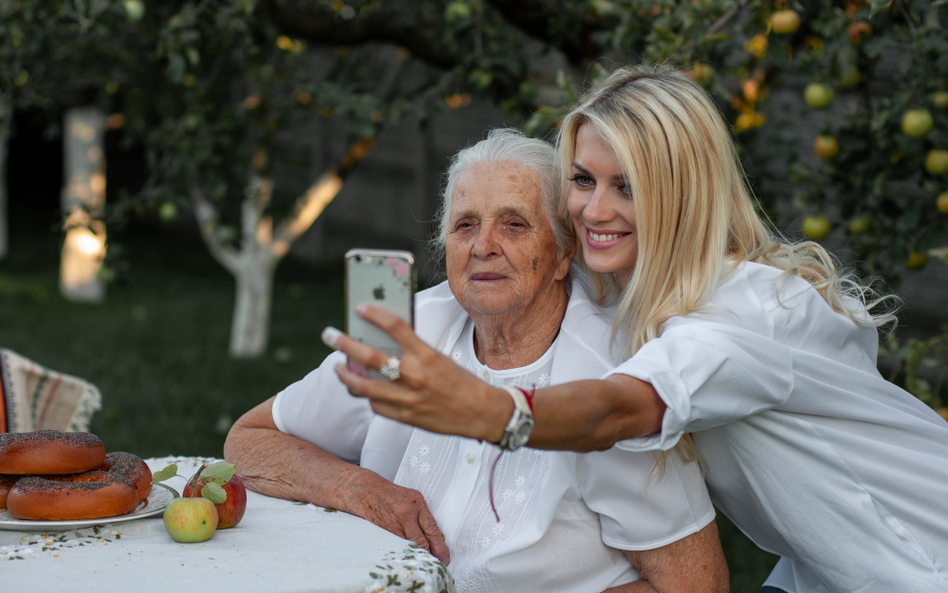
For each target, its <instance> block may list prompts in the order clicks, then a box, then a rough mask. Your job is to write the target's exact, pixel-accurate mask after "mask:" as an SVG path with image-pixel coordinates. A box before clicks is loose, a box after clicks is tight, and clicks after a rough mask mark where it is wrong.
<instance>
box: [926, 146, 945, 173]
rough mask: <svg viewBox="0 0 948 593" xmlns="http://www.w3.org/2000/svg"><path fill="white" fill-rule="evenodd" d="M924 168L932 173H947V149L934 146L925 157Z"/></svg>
mask: <svg viewBox="0 0 948 593" xmlns="http://www.w3.org/2000/svg"><path fill="white" fill-rule="evenodd" d="M925 170H926V171H928V172H929V173H932V174H934V175H941V174H942V173H948V150H945V149H943V148H936V149H935V150H931V151H929V152H928V155H927V156H926V157H925Z"/></svg>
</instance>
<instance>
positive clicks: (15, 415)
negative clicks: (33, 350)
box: [0, 348, 102, 433]
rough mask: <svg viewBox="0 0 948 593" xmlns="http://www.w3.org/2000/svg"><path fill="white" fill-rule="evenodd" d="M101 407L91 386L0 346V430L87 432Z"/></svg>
mask: <svg viewBox="0 0 948 593" xmlns="http://www.w3.org/2000/svg"><path fill="white" fill-rule="evenodd" d="M101 407H102V395H101V394H100V393H99V390H98V389H97V388H96V387H95V385H92V384H91V383H89V382H88V381H84V380H82V379H79V378H77V377H72V376H70V375H65V374H63V373H57V372H56V371H52V370H50V369H47V368H45V367H43V366H40V365H38V364H36V363H35V362H33V361H32V360H30V359H28V358H24V357H23V356H20V355H19V354H17V353H16V352H13V351H11V350H5V349H2V348H0V433H3V432H30V431H33V430H44V429H52V430H61V431H67V432H70V431H87V430H89V421H90V420H92V415H93V414H94V413H95V412H96V410H98V409H99V408H101Z"/></svg>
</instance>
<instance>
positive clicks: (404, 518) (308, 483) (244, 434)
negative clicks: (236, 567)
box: [224, 397, 450, 564]
mask: <svg viewBox="0 0 948 593" xmlns="http://www.w3.org/2000/svg"><path fill="white" fill-rule="evenodd" d="M275 399H276V398H275V397H272V398H270V399H268V400H267V401H265V402H263V403H262V404H260V405H258V406H257V407H255V408H253V409H252V410H250V411H249V412H247V413H246V414H244V415H243V416H241V417H240V419H238V420H237V422H235V423H234V426H233V427H232V428H231V429H230V432H229V433H228V434H227V440H226V441H225V443H224V458H225V459H227V461H230V462H231V463H233V464H234V465H235V466H236V467H237V471H238V473H239V474H240V477H241V478H242V479H243V480H244V482H245V483H246V484H247V487H248V488H250V489H251V490H253V491H255V492H259V493H261V494H266V495H267V496H274V497H278V498H286V499H289V500H299V501H302V502H311V503H314V504H318V505H319V506H324V507H330V508H334V509H338V510H341V511H345V512H347V513H350V514H353V515H356V516H358V517H362V518H363V519H366V520H368V521H371V522H372V523H374V524H376V525H378V526H379V527H381V528H383V529H385V530H387V531H390V532H392V533H394V534H395V535H397V536H399V537H403V538H405V539H410V540H412V541H414V542H415V543H416V544H418V545H419V546H421V547H423V548H424V549H426V550H428V551H429V552H431V553H432V554H434V555H435V556H436V557H437V558H438V559H440V560H441V561H443V562H444V563H446V564H447V563H448V561H449V560H450V554H449V553H448V548H447V546H446V545H445V543H444V538H443V537H442V535H441V531H440V530H439V529H438V525H437V523H436V522H435V519H434V517H433V516H432V515H431V512H430V511H429V510H428V506H427V504H425V500H424V498H423V497H422V496H421V493H420V492H418V491H417V490H411V489H408V488H402V487H401V486H398V485H396V484H393V483H392V482H389V481H388V480H386V479H385V478H383V477H381V476H379V475H378V474H376V473H375V472H373V471H370V470H367V469H364V468H361V467H359V466H356V465H352V464H351V463H347V462H345V461H343V460H341V459H339V458H338V457H336V456H335V455H331V454H330V453H327V452H326V451H323V450H322V449H320V448H319V447H317V446H316V445H313V444H312V443H309V442H308V441H305V440H303V439H300V438H297V437H294V436H292V435H289V434H286V433H283V432H281V431H280V430H279V429H278V428H277V426H276V423H275V422H274V421H273V402H274V400H275Z"/></svg>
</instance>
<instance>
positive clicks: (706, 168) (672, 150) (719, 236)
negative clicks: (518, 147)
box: [557, 66, 896, 356]
mask: <svg viewBox="0 0 948 593" xmlns="http://www.w3.org/2000/svg"><path fill="white" fill-rule="evenodd" d="M584 124H586V125H591V126H593V127H594V128H595V130H596V131H597V132H598V133H599V134H600V135H601V136H602V138H603V139H605V141H606V142H607V143H608V144H609V145H610V146H611V148H612V150H613V151H614V152H615V155H616V159H617V160H618V162H619V164H620V166H621V167H622V170H623V173H624V175H625V176H626V177H627V183H628V186H629V188H630V189H631V196H632V198H631V199H632V200H633V201H634V211H635V221H636V232H637V234H638V258H637V261H636V264H635V267H634V270H633V273H632V277H631V279H630V280H629V282H628V283H627V285H626V287H625V290H622V289H621V288H620V287H619V285H618V283H617V282H616V278H615V276H614V274H611V273H601V274H600V273H590V279H591V282H592V285H593V292H594V293H595V296H596V298H597V299H598V300H599V302H600V304H611V303H612V302H616V301H618V307H617V313H616V315H615V321H614V332H618V330H619V329H620V328H622V329H624V330H625V336H626V340H625V341H626V343H625V344H624V347H625V350H626V354H627V355H628V356H631V355H632V354H634V353H635V352H636V351H638V349H639V348H641V347H642V345H643V344H645V343H646V342H648V341H649V340H651V339H653V338H655V337H657V336H658V335H659V333H660V330H661V325H662V324H663V323H664V322H665V321H667V320H668V319H670V318H671V317H675V316H679V315H687V314H689V313H692V312H695V311H699V310H701V308H702V307H703V306H704V305H705V304H706V303H707V302H708V300H709V299H710V297H711V293H712V292H713V291H714V289H715V287H716V285H717V283H718V280H719V278H720V277H721V276H722V274H725V273H727V272H729V271H730V270H731V269H733V268H734V267H736V266H737V265H738V264H740V263H741V262H743V261H752V262H758V263H763V264H767V265H770V266H773V267H776V268H778V269H781V270H784V271H785V273H786V276H787V277H789V276H790V275H797V276H799V277H801V278H803V279H805V280H807V281H808V282H810V283H811V284H812V285H813V286H814V287H815V288H816V289H817V290H818V291H819V293H820V295H822V297H823V298H824V299H825V300H826V302H827V303H829V305H830V306H831V307H832V308H833V309H834V310H835V311H837V312H839V313H842V314H843V315H846V316H847V317H849V318H850V319H852V320H853V321H854V322H855V323H857V324H859V325H861V326H870V327H879V326H882V325H885V324H888V323H891V322H893V321H894V320H895V316H894V315H893V314H892V313H891V311H886V312H882V313H879V314H875V315H873V314H872V313H870V310H875V308H876V307H877V306H879V305H881V304H885V303H886V302H889V301H890V300H892V301H894V300H896V299H895V298H894V297H879V296H877V295H876V294H875V292H873V291H872V290H871V289H870V287H869V286H868V284H864V283H860V281H859V280H858V279H857V278H856V277H855V276H854V275H853V274H851V273H850V272H846V271H843V270H841V269H840V268H839V266H838V265H837V264H836V263H835V261H834V259H833V258H832V256H830V254H829V253H827V251H826V250H825V249H824V248H823V247H822V246H820V245H819V244H817V243H813V242H803V243H797V244H794V243H792V242H790V241H787V240H786V239H784V238H783V237H781V236H780V235H779V233H777V232H776V231H774V230H772V229H771V228H770V226H769V225H768V224H767V223H765V222H764V221H763V220H762V219H761V218H760V217H759V216H758V214H757V211H756V210H755V208H754V205H755V200H754V198H753V197H752V195H751V192H750V190H749V188H748V185H747V180H746V176H745V174H744V171H743V168H742V167H741V165H740V162H739V160H738V159H737V149H736V146H735V145H734V142H733V140H732V138H731V135H730V133H729V131H728V129H727V127H726V126H725V123H724V119H723V117H722V116H721V114H720V112H719V111H718V110H717V108H716V107H715V105H714V103H713V102H712V101H711V99H710V97H709V96H708V95H707V93H706V92H705V91H704V89H702V88H701V87H700V86H699V85H698V84H697V83H696V82H694V81H693V80H692V79H691V78H690V77H689V76H687V75H686V74H684V73H682V72H679V71H678V70H675V69H673V68H670V67H667V66H656V67H642V66H638V67H625V68H622V69H620V70H617V71H616V72H614V73H612V75H610V76H609V78H608V79H607V80H606V81H605V82H604V83H603V84H602V85H600V86H599V87H598V88H594V89H592V90H591V91H590V92H589V93H588V94H587V95H586V96H585V97H583V99H581V100H580V102H579V103H578V104H577V105H576V106H575V107H574V108H573V109H572V110H571V111H570V112H569V114H568V115H567V116H566V117H565V118H564V120H563V122H562V125H561V126H560V131H559V136H558V139H557V145H558V148H559V152H560V159H561V167H560V169H561V182H562V183H563V190H562V191H561V195H560V206H559V214H560V216H563V217H565V218H566V219H568V218H569V214H568V211H567V205H566V193H567V192H566V188H567V187H568V186H567V184H568V180H567V179H566V176H567V175H568V173H569V171H570V170H571V168H572V162H573V159H574V157H575V154H576V133H577V131H578V130H579V127H580V126H582V125H584ZM581 256H582V245H580V246H579V250H578V252H577V257H576V260H577V261H578V262H579V263H580V264H582V261H583V258H582V257H581ZM729 262H730V267H728V268H727V269H725V268H726V266H728V265H729ZM781 284H782V283H781ZM779 288H780V287H779V286H778V287H777V290H778V291H779Z"/></svg>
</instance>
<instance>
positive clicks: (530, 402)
mask: <svg viewBox="0 0 948 593" xmlns="http://www.w3.org/2000/svg"><path fill="white" fill-rule="evenodd" d="M517 389H519V390H520V393H522V394H523V396H524V397H525V398H527V405H528V406H530V413H531V414H532V413H533V394H534V392H536V390H537V386H536V384H535V383H534V385H533V389H531V390H530V391H527V390H526V389H524V388H523V387H517Z"/></svg>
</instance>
